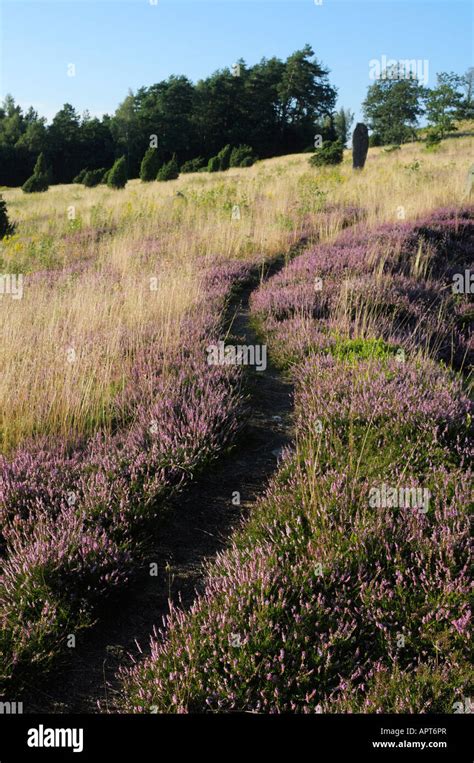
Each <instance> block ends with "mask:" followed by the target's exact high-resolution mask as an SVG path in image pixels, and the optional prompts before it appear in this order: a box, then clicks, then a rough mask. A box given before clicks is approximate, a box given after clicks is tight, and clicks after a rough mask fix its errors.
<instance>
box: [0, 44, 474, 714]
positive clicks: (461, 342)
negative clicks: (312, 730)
mask: <svg viewBox="0 0 474 763" xmlns="http://www.w3.org/2000/svg"><path fill="white" fill-rule="evenodd" d="M386 75H387V76H385V77H382V78H380V80H377V81H376V82H374V83H373V84H372V85H371V86H370V87H369V90H368V94H367V98H366V100H365V103H364V104H363V110H364V113H365V117H366V119H367V122H368V124H369V127H370V130H371V148H370V150H369V155H368V159H367V163H366V165H365V168H364V169H363V170H356V171H354V170H353V169H352V164H351V161H350V156H349V153H348V151H347V149H346V145H347V142H348V139H349V136H350V131H351V125H352V120H353V116H352V114H351V113H350V112H349V111H348V110H346V109H344V108H342V109H340V110H339V111H338V112H336V111H335V103H336V96H337V93H336V89H335V88H334V87H333V86H332V85H331V83H330V80H329V71H328V70H327V69H326V67H325V66H324V65H323V64H322V63H321V62H319V61H318V60H317V59H315V58H314V57H313V51H312V50H311V48H310V47H309V46H306V47H305V48H303V49H302V50H300V51H296V52H295V53H294V54H293V55H291V56H289V58H288V59H287V60H286V61H281V60H279V59H277V58H272V59H269V60H263V61H261V62H260V63H259V64H256V65H254V66H247V65H246V64H245V62H244V61H239V62H237V63H236V64H235V65H234V66H233V67H232V69H224V70H221V71H218V72H216V73H215V74H213V75H212V76H210V77H208V78H206V79H204V80H201V81H199V82H198V83H197V84H193V83H191V82H190V81H189V80H188V79H187V78H186V77H178V76H173V77H170V78H169V79H168V80H166V81H163V82H160V83H157V84H156V85H153V86H151V87H148V88H140V89H139V90H138V91H137V92H136V93H129V95H128V96H127V97H126V99H125V100H124V101H123V103H122V104H121V105H120V106H119V108H118V109H117V111H116V113H115V114H114V115H113V116H107V115H106V116H104V117H103V118H101V119H98V118H91V117H90V116H89V115H88V114H85V115H83V116H82V117H80V116H79V115H78V114H77V113H76V112H75V110H74V108H73V107H72V106H71V105H69V104H65V106H64V107H63V109H61V110H60V111H59V112H58V113H57V114H56V116H55V117H54V119H53V120H52V123H51V124H50V125H47V124H46V123H45V120H43V119H41V118H40V117H39V116H38V114H37V113H36V112H35V111H34V110H32V109H30V110H29V111H27V112H26V113H23V111H22V109H21V108H20V107H19V106H17V105H16V104H15V102H14V100H13V98H12V97H8V98H7V99H6V100H5V103H4V105H3V107H2V109H1V110H0V183H1V184H2V185H4V186H7V187H5V188H2V197H3V198H1V199H0V237H1V241H0V271H1V272H2V273H3V275H1V277H0V287H1V291H0V323H1V326H2V340H3V341H2V354H1V362H0V370H1V374H0V447H1V453H2V455H1V457H0V557H1V577H0V611H1V626H2V628H1V635H0V647H1V648H0V652H1V665H0V667H1V671H0V673H1V680H2V691H5V690H6V691H11V690H12V687H15V691H17V690H18V691H19V690H20V687H22V688H23V689H24V688H25V686H26V687H27V688H30V689H31V687H32V686H34V682H35V680H36V678H37V676H38V675H42V674H44V673H46V672H47V671H49V670H50V669H51V668H57V667H58V665H59V666H60V665H61V660H62V659H64V657H65V655H68V656H69V657H70V658H71V657H72V656H73V655H74V649H75V648H76V646H77V645H79V644H80V641H81V636H82V633H83V631H88V632H93V629H94V626H95V625H96V623H97V621H98V620H101V618H102V619H105V622H103V623H102V627H105V629H107V621H106V620H107V616H106V617H105V618H103V615H102V611H103V608H104V602H105V601H120V600H121V597H122V596H123V592H124V589H125V588H126V587H127V586H128V585H129V584H130V582H131V581H132V580H134V579H137V577H138V576H140V575H142V576H143V575H145V574H147V571H146V564H145V561H146V560H147V558H148V554H149V551H150V544H151V543H152V542H153V541H152V539H153V537H156V533H157V532H158V534H159V532H160V528H161V527H162V521H163V520H164V519H165V517H166V516H167V515H168V513H169V512H170V510H171V509H170V507H171V506H173V507H174V509H173V510H174V511H175V512H178V513H179V510H180V504H179V501H176V500H175V499H176V496H177V495H178V496H179V495H181V494H182V491H183V490H185V489H186V488H187V486H188V485H189V483H190V482H191V481H193V482H194V484H195V485H197V487H198V489H199V478H200V476H201V474H202V472H203V471H204V470H208V469H211V468H212V466H213V464H214V462H215V461H216V460H217V459H218V458H220V457H221V456H223V455H224V454H226V455H229V453H230V454H232V451H233V449H237V448H241V449H242V448H245V447H246V446H245V439H244V438H243V437H241V434H242V433H243V431H244V430H245V427H246V426H247V422H248V420H249V417H251V416H252V399H253V398H252V395H253V394H254V391H253V386H252V379H253V377H252V374H251V373H249V370H248V368H246V367H245V366H244V365H242V364H239V363H233V364H219V363H209V355H208V348H209V347H214V346H216V345H217V344H218V343H220V342H224V341H228V336H229V332H230V331H231V330H232V325H231V324H232V311H233V309H234V308H235V304H236V301H238V300H239V294H241V293H242V290H243V289H244V288H245V290H246V292H245V293H246V294H247V295H248V294H249V293H250V297H249V300H248V302H249V305H250V308H249V309H250V314H251V325H249V324H248V325H247V328H248V329H249V330H250V331H253V332H254V334H255V335H256V336H257V338H258V341H259V342H261V343H262V344H264V345H265V346H268V351H269V354H270V358H271V360H272V362H273V363H274V366H275V368H276V369H277V370H276V373H277V374H279V375H280V376H279V378H280V379H281V378H283V377H285V379H288V380H290V381H291V384H292V385H294V390H295V394H294V415H293V426H294V440H293V443H292V446H291V447H290V448H289V449H288V450H287V451H286V452H285V453H283V454H280V455H281V458H280V460H279V462H278V465H276V466H275V473H274V475H273V478H272V479H271V482H270V484H269V485H267V486H266V490H265V491H264V490H263V488H264V486H263V485H262V496H261V498H260V500H258V501H257V503H256V504H255V505H253V506H252V507H251V509H250V511H249V512H248V514H247V515H245V516H244V515H242V522H241V524H240V525H239V527H238V529H237V531H236V532H235V533H234V534H233V536H232V537H231V538H228V539H227V543H226V548H225V549H224V550H223V551H222V552H221V553H220V554H218V555H217V557H216V558H214V560H213V561H212V562H210V563H209V564H208V565H207V566H206V569H205V570H203V571H202V572H201V573H200V581H199V582H200V583H201V588H200V591H201V592H200V594H199V595H196V597H195V600H194V603H193V605H192V606H191V607H190V608H188V609H185V608H183V607H181V606H180V605H179V604H178V602H177V601H176V600H175V601H174V602H171V601H170V605H169V617H168V618H167V620H166V622H165V624H164V628H163V630H162V631H160V632H157V631H155V633H154V634H153V637H152V641H151V647H150V648H147V646H146V644H144V645H142V647H143V654H142V655H141V657H140V658H139V659H138V662H137V663H136V664H135V665H133V666H131V665H130V661H127V659H126V658H124V660H123V665H122V668H121V670H120V671H119V678H118V681H119V684H120V691H119V692H116V693H115V697H114V702H113V703H112V704H113V705H114V706H115V707H120V708H122V709H126V710H131V711H133V712H161V711H171V712H186V711H193V710H198V711H202V710H208V711H229V710H232V711H235V710H242V711H252V712H281V711H290V712H347V711H356V712H361V711H368V712H382V711H384V712H404V711H406V712H414V711H417V712H434V711H447V712H451V711H452V708H453V706H454V705H455V704H456V703H457V702H458V701H459V700H460V699H462V698H464V697H467V696H469V693H470V691H472V687H471V689H470V687H469V681H470V678H471V673H470V669H469V655H468V638H467V628H468V622H469V617H470V609H469V602H468V588H469V585H468V584H469V580H468V538H469V520H468V501H469V484H470V480H471V476H472V475H471V472H470V470H469V462H468V458H469V454H470V443H471V440H470V437H471V436H472V402H471V400H470V397H469V394H470V391H471V377H470V364H471V362H472V350H473V346H472V333H471V327H472V276H471V275H470V273H471V271H472V267H473V263H472V247H473V243H474V208H473V206H472V204H471V201H470V193H471V191H472V188H471V186H472V183H471V184H470V185H469V186H468V187H467V188H466V173H467V170H468V168H469V165H470V164H471V163H472V160H471V159H470V156H472V149H473V144H474V138H473V137H472V127H473V123H472V117H473V87H472V83H473V70H470V71H469V72H468V73H467V74H466V75H464V76H463V77H461V76H458V75H455V74H453V73H440V74H439V75H438V77H437V82H436V85H435V86H434V87H433V88H431V89H427V88H425V87H423V86H422V85H421V84H420V82H418V80H417V79H416V78H415V77H405V76H395V75H396V73H394V72H392V73H388V72H386ZM422 115H425V116H426V119H427V126H425V127H424V128H423V129H422V130H420V127H419V119H420V117H421V116H422ZM460 120H464V121H463V122H461V121H460ZM470 120H471V121H470ZM361 127H362V128H363V131H365V132H364V134H365V138H366V139H367V130H366V128H365V127H364V126H363V125H362V126H361ZM365 148H367V141H366V145H365ZM365 148H364V157H365ZM270 274H271V275H270ZM233 357H234V358H236V357H237V356H236V355H234V356H233ZM262 373H265V371H264V370H263V371H262ZM253 381H254V380H253ZM274 418H275V420H278V419H279V416H278V415H276V416H275V417H274ZM272 421H273V419H272V420H270V421H269V425H270V426H272V425H273V424H272ZM273 423H275V422H273ZM275 426H277V424H276V423H275ZM222 490H223V491H224V493H223V495H224V499H225V500H227V496H228V500H229V501H230V500H231V495H232V493H233V492H234V491H237V492H238V491H239V486H238V485H235V484H233V483H232V484H231V482H229V484H227V483H226V484H223V485H222ZM172 499H173V503H172V502H171V501H172ZM202 500H205V497H203V499H202ZM186 521H187V518H186V516H185V515H184V512H183V516H182V517H181V516H179V517H178V522H181V523H182V527H185V525H186ZM204 532H205V529H204ZM170 590H171V583H170ZM170 596H171V593H170ZM156 625H157V626H159V625H160V623H159V622H157V623H156ZM150 635H151V634H150ZM16 696H18V695H16Z"/></svg>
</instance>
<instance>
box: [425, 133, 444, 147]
mask: <svg viewBox="0 0 474 763" xmlns="http://www.w3.org/2000/svg"><path fill="white" fill-rule="evenodd" d="M441 140H442V136H441V133H440V132H439V130H436V129H433V128H432V129H430V130H428V132H427V133H426V138H425V146H426V148H428V149H433V148H437V147H438V146H439V145H440V143H441Z"/></svg>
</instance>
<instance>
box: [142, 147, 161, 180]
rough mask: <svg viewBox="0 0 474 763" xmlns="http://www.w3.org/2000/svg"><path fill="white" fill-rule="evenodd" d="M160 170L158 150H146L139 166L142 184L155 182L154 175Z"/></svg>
mask: <svg viewBox="0 0 474 763" xmlns="http://www.w3.org/2000/svg"><path fill="white" fill-rule="evenodd" d="M159 168H160V157H159V154H158V149H156V148H152V147H151V146H150V148H148V149H147V150H146V151H145V155H144V157H143V159H142V163H141V165H140V180H142V181H143V182H144V183H149V182H150V181H152V180H156V173H157V172H158V170H159Z"/></svg>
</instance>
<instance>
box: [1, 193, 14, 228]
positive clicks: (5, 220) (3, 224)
mask: <svg viewBox="0 0 474 763" xmlns="http://www.w3.org/2000/svg"><path fill="white" fill-rule="evenodd" d="M14 231H15V226H14V224H13V223H11V222H10V220H9V219H8V212H7V202H6V201H5V199H3V198H2V196H0V239H2V238H5V236H11V235H12V234H13V233H14Z"/></svg>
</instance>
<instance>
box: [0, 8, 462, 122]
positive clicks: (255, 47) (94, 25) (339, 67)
mask: <svg viewBox="0 0 474 763" xmlns="http://www.w3.org/2000/svg"><path fill="white" fill-rule="evenodd" d="M151 1H152V2H153V0H151ZM472 9H473V5H472V3H471V2H466V1H464V0H396V1H392V0H323V4H322V5H317V4H315V2H314V0H237V1H235V0H212V1H210V2H209V0H157V4H156V5H152V4H151V2H150V0H101V1H100V2H98V1H97V0H53V1H52V2H43V0H0V23H1V35H0V42H1V55H0V65H1V69H0V97H2V98H3V97H4V96H5V94H6V93H11V94H12V95H13V96H14V98H15V100H16V101H17V102H19V103H20V104H21V106H23V107H25V108H26V107H27V106H28V105H30V104H31V105H33V106H34V107H35V108H36V109H37V110H38V111H39V113H40V114H41V115H43V116H46V117H48V119H51V117H52V116H53V115H54V113H55V112H56V111H57V110H58V109H59V108H60V107H61V106H62V105H63V104H64V103H65V102H69V103H72V104H73V106H75V108H76V109H77V110H78V111H79V112H82V111H84V110H85V109H89V111H90V112H91V114H94V115H102V114H103V113H105V112H108V113H112V112H113V111H114V110H115V108H116V106H117V105H118V103H119V102H120V101H121V100H123V98H124V97H125V95H126V94H127V91H128V89H129V88H132V89H133V90H135V89H137V88H138V87H140V86H141V85H151V84H153V83H155V82H158V81H159V80H161V79H165V78H167V77H168V76H169V75H170V74H185V75H186V76H188V77H189V78H190V79H191V80H193V81H196V80H198V79H199V78H201V77H204V76H206V75H208V74H210V73H212V72H213V71H215V70H216V69H219V68H223V67H225V66H231V65H232V64H233V63H234V61H236V60H237V59H238V58H241V57H242V58H244V59H245V61H246V62H247V63H248V64H253V63H256V62H257V61H259V60H260V59H261V58H262V57H263V56H266V57H271V56H274V55H275V56H278V57H280V58H286V57H287V56H288V55H289V54H290V53H292V52H293V51H294V50H296V49H298V48H301V47H303V45H304V44H305V43H309V44H310V45H311V46H312V47H313V49H314V50H315V53H316V55H317V57H318V58H319V59H320V60H321V61H323V63H324V64H325V65H326V66H328V67H329V69H330V70H331V74H330V79H331V82H332V84H334V85H335V86H336V87H337V88H338V90H339V99H338V106H341V105H343V106H345V107H350V108H351V109H352V110H353V111H355V112H356V115H357V116H358V117H360V104H361V102H362V100H363V99H364V97H365V94H366V92H367V86H368V85H369V84H370V79H369V61H370V60H371V59H376V58H380V57H381V56H382V55H384V54H385V55H386V56H388V57H389V58H395V59H407V58H408V59H420V60H422V61H423V60H425V59H427V60H428V62H429V75H430V76H429V85H433V83H434V81H435V74H436V72H437V71H456V72H458V73H463V72H464V71H465V70H466V69H467V68H468V67H469V66H472V65H473V10H472ZM68 64H74V65H75V69H76V76H75V77H69V76H67V66H68Z"/></svg>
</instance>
